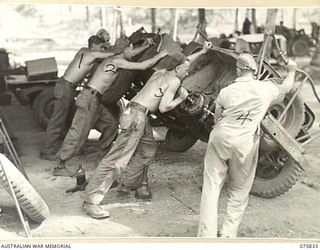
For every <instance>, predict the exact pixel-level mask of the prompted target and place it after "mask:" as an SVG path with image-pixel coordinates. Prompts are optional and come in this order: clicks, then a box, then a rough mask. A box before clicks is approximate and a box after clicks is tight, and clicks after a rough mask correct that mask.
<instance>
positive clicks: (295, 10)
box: [292, 9, 297, 29]
mask: <svg viewBox="0 0 320 250" xmlns="http://www.w3.org/2000/svg"><path fill="white" fill-rule="evenodd" d="M296 27H297V9H293V14H292V28H294V29H296Z"/></svg>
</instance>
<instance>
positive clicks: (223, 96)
mask: <svg viewBox="0 0 320 250" xmlns="http://www.w3.org/2000/svg"><path fill="white" fill-rule="evenodd" d="M236 67H237V75H238V78H237V79H236V80H235V81H234V82H232V83H231V84H230V85H229V86H227V87H226V88H224V89H222V90H221V91H220V93H219V95H218V97H217V99H216V110H215V114H216V117H215V120H216V125H215V126H214V128H213V130H212V131H211V134H210V139H209V142H208V146H207V151H206V155H205V159H204V180H203V188H202V197H201V205H200V222H199V228H198V236H199V237H214V238H215V237H217V225H218V223H217V222H218V214H217V212H218V202H219V195H220V192H221V189H222V187H223V184H224V182H225V179H226V176H227V175H228V176H229V179H228V183H227V184H228V187H227V191H228V202H227V208H226V212H225V216H224V219H223V223H222V229H221V231H220V235H221V237H227V238H232V237H237V232H238V228H239V225H240V223H241V220H242V216H243V214H244V211H245V209H246V206H247V204H248V197H249V192H250V190H251V187H252V183H253V180H254V176H255V171H256V167H257V161H258V148H259V139H260V137H259V131H260V122H261V121H262V119H263V118H264V116H265V114H266V113H267V111H268V109H269V107H270V106H271V105H272V104H274V103H276V102H279V101H281V100H282V98H283V97H284V95H285V94H286V93H288V92H289V91H290V90H291V88H292V86H293V84H294V77H295V70H296V64H295V63H294V62H292V61H290V62H289V64H288V75H287V77H286V78H285V79H284V80H283V82H282V84H278V83H277V82H276V81H273V80H269V79H267V80H264V81H259V80H256V79H255V78H254V72H255V71H256V70H257V65H256V62H255V60H254V58H253V57H252V56H251V55H250V54H240V55H239V58H238V60H237V63H236ZM280 83H281V82H280Z"/></svg>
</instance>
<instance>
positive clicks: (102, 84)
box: [54, 38, 167, 176]
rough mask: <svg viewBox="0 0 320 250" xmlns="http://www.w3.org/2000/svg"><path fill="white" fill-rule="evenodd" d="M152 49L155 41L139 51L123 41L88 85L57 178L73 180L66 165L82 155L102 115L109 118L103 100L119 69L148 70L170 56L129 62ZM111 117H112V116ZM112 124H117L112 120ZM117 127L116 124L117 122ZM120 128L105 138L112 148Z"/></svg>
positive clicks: (80, 98) (113, 126)
mask: <svg viewBox="0 0 320 250" xmlns="http://www.w3.org/2000/svg"><path fill="white" fill-rule="evenodd" d="M151 45H152V41H151V40H147V42H146V43H145V44H144V45H143V46H141V47H138V48H135V49H134V48H133V47H132V44H130V41H129V40H128V39H126V38H119V39H118V40H117V41H116V43H115V45H114V48H113V53H114V55H113V56H111V57H108V58H106V59H105V60H104V61H103V62H102V63H101V64H99V66H98V67H97V69H96V71H95V72H94V74H93V76H92V77H91V79H90V81H89V82H88V85H87V86H85V87H84V89H83V90H82V91H81V93H80V94H79V95H78V97H77V100H76V106H77V111H76V113H75V116H74V118H73V121H72V125H71V127H70V129H69V132H68V134H67V136H66V138H65V140H64V142H63V144H62V146H61V148H60V150H59V151H58V153H57V156H58V157H59V159H60V162H59V163H58V166H57V167H56V168H55V169H54V175H56V176H72V175H73V173H72V172H70V171H69V170H68V169H67V168H66V167H65V161H66V160H68V159H70V158H71V157H72V156H73V155H74V154H75V153H77V152H79V150H80V149H81V147H82V145H83V144H84V143H85V141H86V139H87V137H88V135H89V132H90V129H91V128H93V127H94V126H95V125H96V124H97V123H99V119H100V118H101V113H102V114H104V115H107V114H106V112H108V109H107V108H105V107H103V106H102V104H101V96H102V95H103V93H104V92H105V91H107V90H108V89H109V88H110V86H111V85H112V84H113V83H114V82H115V81H116V79H117V77H118V75H119V72H118V69H120V68H121V69H132V70H144V69H147V68H149V67H151V66H153V65H154V64H155V63H156V62H158V61H159V60H160V59H161V58H163V57H165V56H166V55H167V52H166V51H164V52H161V53H159V54H157V55H156V56H154V57H153V58H151V59H148V60H145V61H143V62H130V61H128V60H127V59H130V58H131V57H133V56H135V55H137V54H139V53H141V52H142V51H144V50H145V49H147V48H149V47H150V46H151ZM109 115H111V114H109ZM109 120H110V121H114V120H112V119H109ZM114 123H116V122H114ZM117 128H118V124H117V123H116V124H110V130H109V131H104V136H105V137H106V134H109V135H110V137H109V138H106V139H109V140H110V141H109V142H110V144H111V142H112V140H114V136H113V135H114V131H115V130H117ZM104 144H106V143H104Z"/></svg>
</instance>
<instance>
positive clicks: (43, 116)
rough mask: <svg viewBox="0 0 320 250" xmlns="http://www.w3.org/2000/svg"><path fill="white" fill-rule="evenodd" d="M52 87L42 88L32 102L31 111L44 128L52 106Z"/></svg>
mask: <svg viewBox="0 0 320 250" xmlns="http://www.w3.org/2000/svg"><path fill="white" fill-rule="evenodd" d="M54 100H55V97H54V88H47V89H45V90H43V91H42V92H41V93H40V94H39V95H38V96H37V97H36V99H35V100H34V102H33V113H34V117H35V119H36V121H37V122H38V124H39V125H40V126H41V127H42V128H44V129H45V128H46V127H47V125H48V123H49V120H50V117H51V115H52V113H53V108H54Z"/></svg>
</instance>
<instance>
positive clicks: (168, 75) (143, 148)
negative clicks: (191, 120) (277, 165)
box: [40, 30, 297, 237]
mask: <svg viewBox="0 0 320 250" xmlns="http://www.w3.org/2000/svg"><path fill="white" fill-rule="evenodd" d="M109 40H110V36H109V34H108V33H107V32H106V31H105V30H100V31H98V33H97V35H94V36H92V37H90V38H89V41H88V42H89V48H81V49H80V50H79V51H78V53H77V54H76V56H75V57H74V59H73V60H72V62H71V63H70V65H69V67H68V68H67V70H66V72H65V73H64V75H63V76H62V77H61V78H60V79H59V81H58V82H57V84H56V86H55V97H56V102H55V107H54V112H53V114H52V118H51V120H50V123H49V125H48V127H47V133H46V144H45V146H44V148H43V150H42V152H41V155H40V156H41V158H44V159H50V160H52V159H56V158H58V160H59V163H58V166H57V167H56V168H55V169H54V175H60V176H71V175H72V173H71V172H70V170H68V169H67V168H66V166H65V161H66V160H68V159H70V158H71V157H72V156H74V155H75V154H76V153H79V151H80V149H81V148H82V146H83V145H84V143H85V141H86V139H87V137H88V135H89V132H90V129H92V128H96V129H97V130H98V131H100V132H101V136H100V139H99V140H100V145H101V146H100V147H101V149H102V151H104V152H105V153H106V152H107V151H108V153H107V154H106V156H104V158H103V159H102V160H101V161H100V163H99V164H98V166H97V168H96V170H95V172H94V175H93V177H92V178H91V179H90V180H89V183H88V185H87V187H86V189H85V191H84V202H83V206H82V207H83V209H84V211H85V212H86V213H87V214H89V215H90V216H91V217H93V218H107V217H109V216H110V214H109V212H108V211H107V210H105V209H104V208H103V207H101V206H100V203H101V202H102V200H103V198H104V196H105V194H106V192H107V191H108V190H109V188H110V187H111V186H112V184H113V183H114V181H115V180H117V181H118V182H119V189H120V190H121V191H123V192H128V190H130V189H135V190H136V197H137V198H141V199H145V198H150V196H151V193H150V189H149V188H146V185H147V183H146V181H145V180H146V179H145V176H146V169H147V168H148V164H149V162H150V160H151V159H152V158H153V156H154V154H155V152H156V142H155V139H154V137H153V132H152V128H151V126H150V124H149V121H148V114H149V113H154V112H155V111H157V110H159V111H160V112H162V113H163V112H167V111H169V110H172V109H174V108H175V107H176V106H178V105H179V104H180V103H182V102H183V101H184V100H186V99H187V97H188V91H187V90H186V89H185V88H183V87H181V82H182V81H183V79H184V78H185V77H186V76H187V75H188V70H189V68H190V65H191V63H192V62H194V61H195V60H196V58H198V57H199V56H200V55H201V54H205V53H206V52H207V51H208V50H209V49H210V48H211V47H212V44H211V43H210V42H205V43H204V45H203V48H202V50H200V51H198V52H196V53H194V54H192V55H190V56H188V57H180V60H178V59H177V60H174V61H175V62H176V63H175V65H173V66H172V65H170V68H168V69H160V68H157V62H158V61H159V60H160V59H162V58H164V57H166V56H170V55H169V54H168V52H167V51H166V50H165V49H162V51H161V50H160V52H159V53H158V54H156V55H155V56H154V57H152V58H150V59H148V60H145V61H142V62H133V61H131V59H132V58H133V57H134V56H136V55H138V54H139V53H141V52H143V51H144V50H146V49H147V48H149V47H150V46H154V45H153V41H152V39H146V40H145V41H144V43H143V44H142V45H141V46H139V47H135V48H134V47H133V45H132V44H131V43H130V41H129V40H128V39H127V38H119V39H118V40H116V42H115V44H114V45H113V46H110V44H109ZM151 67H153V69H154V70H155V72H154V73H153V75H152V76H151V77H150V78H149V80H148V81H147V83H146V84H145V85H144V87H143V88H142V89H141V90H140V91H139V93H138V94H137V95H136V96H135V97H133V99H132V100H131V101H130V102H129V103H128V104H127V106H126V108H125V109H124V110H123V111H122V112H121V115H119V113H120V112H118V111H116V110H114V108H111V107H110V106H106V105H103V103H102V100H101V98H102V96H103V95H104V94H106V93H107V92H108V91H109V92H110V90H111V89H112V88H114V87H115V89H117V86H116V85H118V83H117V81H116V80H117V78H118V77H119V71H121V69H127V70H146V69H148V68H151ZM235 67H236V72H237V78H236V79H235V80H234V81H233V82H231V83H229V85H228V86H227V87H225V88H223V89H222V90H221V91H220V93H219V95H218V97H217V98H216V100H215V103H216V108H215V126H214V127H213V129H212V131H211V133H210V138H209V141H208V146H207V151H206V155H205V160H204V174H203V176H204V177H203V180H204V181H203V188H202V197H201V204H200V221H199V228H198V236H200V237H217V236H218V235H220V236H221V237H236V235H237V232H238V228H239V225H240V222H241V220H242V216H243V214H244V211H245V208H246V206H247V204H248V197H249V191H250V189H251V186H252V183H253V180H254V176H255V170H256V167H257V159H258V148H259V138H260V135H259V132H260V122H261V121H262V119H263V118H264V116H265V114H266V113H267V111H268V109H269V107H270V106H271V105H272V104H273V103H276V102H279V101H280V100H282V99H283V98H284V95H285V94H286V93H288V92H289V91H290V90H291V89H292V87H293V84H294V76H295V70H296V67H297V65H296V64H295V63H294V62H292V61H289V64H288V75H287V76H286V78H285V79H266V80H264V81H259V80H257V79H256V76H255V72H256V71H257V64H256V62H255V59H254V58H253V56H252V55H251V54H250V53H242V54H240V55H238V58H237V60H236V65H235ZM86 77H87V78H88V82H87V84H86V85H85V86H84V88H83V90H81V92H80V93H79V95H78V96H77V98H76V108H77V110H76V113H75V115H74V118H73V121H72V125H71V127H70V129H69V131H68V133H67V134H66V135H65V133H64V131H65V128H66V120H67V117H68V113H69V111H70V107H71V106H72V104H73V101H74V98H75V87H76V86H77V84H78V83H79V82H82V81H83V80H84V78H86ZM129 84H131V83H129ZM110 94H111V96H112V93H110ZM124 94H125V93H124ZM109 96H110V95H109ZM113 99H115V98H113ZM104 101H105V100H104ZM117 101H118V100H115V102H117ZM119 116H120V118H119ZM244 116H245V117H246V119H245V121H244V120H243V118H242V117H244ZM240 118H241V119H240ZM118 128H119V130H120V132H119V134H118V135H117V131H118ZM60 138H64V140H63V142H62V144H61V143H60ZM115 138H116V139H115ZM111 145H112V146H111ZM59 146H60V148H59ZM58 149H59V150H58ZM129 162H130V163H131V164H130V167H128V168H127V165H128V163H129ZM227 175H228V176H229V179H228V194H229V198H228V202H227V208H226V215H225V216H224V221H223V224H222V230H221V231H220V232H219V233H218V232H217V225H218V223H217V221H218V202H219V195H220V191H221V189H222V186H223V185H224V183H225V180H226V177H227ZM142 184H143V185H142Z"/></svg>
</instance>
